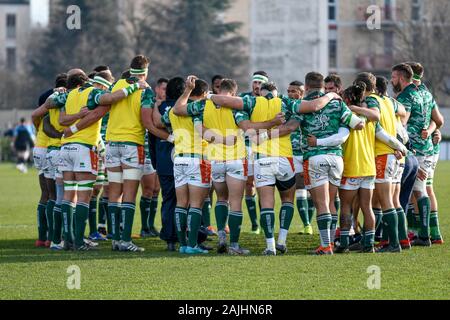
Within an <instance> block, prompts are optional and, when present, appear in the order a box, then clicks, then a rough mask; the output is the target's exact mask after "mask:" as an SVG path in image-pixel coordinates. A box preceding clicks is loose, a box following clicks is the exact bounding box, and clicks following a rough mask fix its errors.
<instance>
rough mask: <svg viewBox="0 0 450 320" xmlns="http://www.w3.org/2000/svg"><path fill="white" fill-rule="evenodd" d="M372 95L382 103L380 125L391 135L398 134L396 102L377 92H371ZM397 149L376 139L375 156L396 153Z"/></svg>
mask: <svg viewBox="0 0 450 320" xmlns="http://www.w3.org/2000/svg"><path fill="white" fill-rule="evenodd" d="M370 97H372V98H375V99H376V100H377V101H378V104H379V105H380V113H381V118H380V125H381V127H382V128H383V129H384V130H385V131H386V132H387V133H388V134H389V135H391V136H393V137H396V136H397V129H396V126H395V124H396V122H397V120H396V118H395V109H394V104H393V103H392V101H391V99H389V98H382V97H380V96H378V95H376V94H371V95H370ZM394 153H395V150H394V149H392V148H391V147H389V146H388V145H386V144H384V143H383V142H381V141H379V140H376V141H375V156H376V157H378V156H382V155H385V154H394Z"/></svg>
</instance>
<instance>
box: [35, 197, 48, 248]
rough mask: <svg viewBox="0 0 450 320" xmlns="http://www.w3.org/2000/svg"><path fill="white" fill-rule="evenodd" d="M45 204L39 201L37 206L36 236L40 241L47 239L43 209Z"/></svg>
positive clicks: (45, 206)
mask: <svg viewBox="0 0 450 320" xmlns="http://www.w3.org/2000/svg"><path fill="white" fill-rule="evenodd" d="M46 208H47V205H46V204H45V203H39V204H38V207H37V222H38V238H39V240H41V241H45V240H47V229H48V228H47V219H46V217H45V210H46Z"/></svg>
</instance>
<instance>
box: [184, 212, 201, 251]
mask: <svg viewBox="0 0 450 320" xmlns="http://www.w3.org/2000/svg"><path fill="white" fill-rule="evenodd" d="M201 222H202V210H201V209H200V208H189V211H188V216H187V226H188V231H189V234H188V246H189V247H191V248H194V247H195V246H197V239H198V230H199V229H200V224H201Z"/></svg>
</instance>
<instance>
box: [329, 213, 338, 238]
mask: <svg viewBox="0 0 450 320" xmlns="http://www.w3.org/2000/svg"><path fill="white" fill-rule="evenodd" d="M338 221H339V216H338V215H336V214H332V215H331V225H330V240H331V242H332V243H334V239H335V238H336V227H337V224H338Z"/></svg>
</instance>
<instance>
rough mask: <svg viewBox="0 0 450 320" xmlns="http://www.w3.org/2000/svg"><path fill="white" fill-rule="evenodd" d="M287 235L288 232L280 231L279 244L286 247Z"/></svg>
mask: <svg viewBox="0 0 450 320" xmlns="http://www.w3.org/2000/svg"><path fill="white" fill-rule="evenodd" d="M287 235H288V230H286V229H280V233H279V234H278V244H281V245H285V244H286V238H287Z"/></svg>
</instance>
